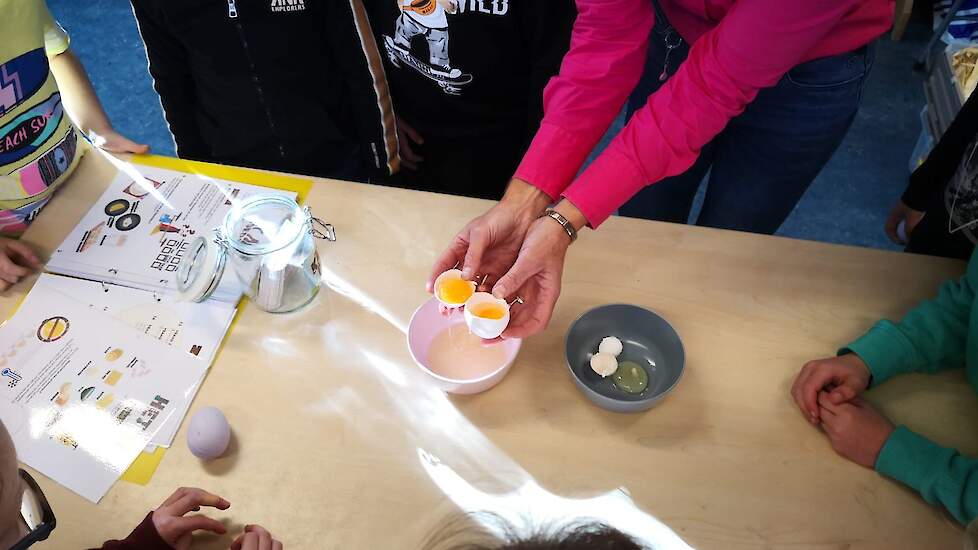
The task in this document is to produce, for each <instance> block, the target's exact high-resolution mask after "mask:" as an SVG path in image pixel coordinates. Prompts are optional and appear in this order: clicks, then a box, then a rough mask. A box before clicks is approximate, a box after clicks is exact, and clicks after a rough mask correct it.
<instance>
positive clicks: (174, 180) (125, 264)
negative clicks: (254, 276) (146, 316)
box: [47, 165, 296, 302]
mask: <svg viewBox="0 0 978 550" xmlns="http://www.w3.org/2000/svg"><path fill="white" fill-rule="evenodd" d="M257 193H263V194H281V195H286V196H290V197H292V198H295V197H296V193H293V192H288V191H281V190H276V189H270V188H265V187H259V186H255V185H248V184H244V183H239V182H233V181H227V180H219V179H213V178H208V177H206V176H200V175H194V174H188V173H184V172H177V171H174V170H167V169H164V168H157V167H152V166H141V165H127V166H126V167H125V170H123V171H120V172H119V173H118V174H117V175H116V178H115V179H114V180H113V181H112V184H111V185H110V186H109V188H108V189H107V190H106V191H105V193H103V194H102V196H101V198H99V200H98V201H97V202H96V203H95V205H94V206H93V207H92V209H91V210H89V212H88V213H87V214H86V215H85V216H84V217H83V218H82V220H81V222H79V224H78V225H77V226H75V228H74V229H73V230H72V231H71V234H70V235H68V237H67V238H66V239H65V240H64V242H62V243H61V245H60V246H59V247H58V249H57V250H56V251H55V252H54V254H53V255H52V256H51V260H50V261H49V262H48V265H47V268H48V270H49V271H52V272H54V273H60V274H63V275H71V276H73V277H80V278H83V279H91V280H94V281H99V282H104V283H107V284H116V285H122V286H128V287H132V288H138V289H142V290H149V291H152V292H157V293H159V294H161V295H168V296H172V295H173V293H174V292H175V288H176V282H175V279H174V277H175V275H176V272H177V269H178V268H179V267H180V262H181V261H182V260H183V257H184V252H185V251H186V249H187V247H188V246H189V244H190V242H191V241H192V240H193V239H194V238H195V237H196V236H198V235H203V236H205V237H208V238H209V237H211V236H212V235H213V229H214V228H215V227H218V226H220V225H221V223H222V222H223V221H224V216H225V214H226V213H227V212H228V211H229V210H230V209H231V204H232V201H235V200H238V199H242V198H244V197H247V196H249V195H254V194H257ZM241 294H242V288H241V285H240V284H239V283H238V282H237V281H236V280H235V277H234V276H233V274H232V272H231V270H228V272H227V275H226V276H225V277H223V278H222V279H221V282H220V284H219V286H218V288H217V290H216V291H215V292H214V294H213V299H215V300H219V301H225V302H237V301H238V299H239V298H240V297H241Z"/></svg>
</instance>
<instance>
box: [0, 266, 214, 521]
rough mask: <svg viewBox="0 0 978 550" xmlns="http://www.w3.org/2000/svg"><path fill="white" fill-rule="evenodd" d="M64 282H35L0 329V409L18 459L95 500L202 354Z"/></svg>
mask: <svg viewBox="0 0 978 550" xmlns="http://www.w3.org/2000/svg"><path fill="white" fill-rule="evenodd" d="M63 283H64V281H57V280H54V279H45V280H43V282H41V283H39V284H38V285H36V286H35V287H34V288H33V289H32V290H31V292H30V293H29V294H28V295H27V297H26V298H25V300H24V302H23V303H22V304H21V306H20V308H19V309H18V310H17V312H16V313H15V314H14V316H13V317H12V318H11V319H10V320H8V321H7V322H6V323H5V324H4V325H3V327H2V330H0V353H2V355H0V382H2V383H0V417H2V418H3V422H4V423H5V424H6V426H7V428H8V430H9V431H10V433H11V435H12V436H13V440H14V443H15V445H16V447H17V455H18V457H19V458H20V460H21V461H23V462H24V463H26V464H28V465H30V466H32V467H33V468H36V469H37V470H38V471H40V472H41V473H43V474H44V475H47V476H48V477H50V478H51V479H53V480H55V481H57V482H58V483H61V484H62V485H64V486H65V487H67V488H69V489H71V490H72V491H75V492H76V493H78V494H80V495H81V496H83V497H85V498H86V499H88V500H90V501H92V502H98V501H99V500H100V499H101V498H102V496H103V495H105V493H106V492H107V491H108V489H109V488H110V487H111V486H112V484H113V483H114V482H115V481H116V479H118V477H119V476H120V475H121V474H122V472H124V471H125V470H126V468H128V467H129V465H130V464H131V463H132V461H133V460H134V459H135V458H136V457H137V456H138V455H139V453H140V452H142V450H143V449H144V448H145V447H146V446H147V444H148V443H150V442H151V441H152V440H153V439H154V437H155V436H156V435H157V432H158V431H159V430H160V429H161V427H163V426H165V425H166V424H167V423H168V422H170V421H172V420H173V418H174V415H176V414H182V413H179V411H183V410H185V408H186V403H187V402H188V401H189V400H190V398H191V396H192V394H193V391H195V390H196V388H197V386H199V384H200V381H201V378H202V377H203V375H204V373H205V371H206V369H207V363H206V362H205V361H203V360H201V359H199V358H195V357H193V356H192V355H191V354H190V353H187V352H186V351H183V350H182V349H181V348H178V347H177V346H175V345H167V344H166V343H164V342H162V341H160V340H159V339H158V338H156V337H155V336H151V335H149V334H140V333H139V331H137V330H134V329H133V328H132V326H130V325H127V324H125V323H124V322H122V321H119V320H118V319H117V318H116V316H122V317H126V313H125V311H126V307H125V306H124V305H122V304H121V302H120V305H119V306H118V309H117V310H114V308H113V307H110V308H109V310H110V311H113V314H111V315H110V314H109V313H105V312H103V311H100V310H99V308H98V307H93V305H94V304H89V303H84V302H81V301H78V299H76V297H73V296H69V295H68V294H65V293H64V292H63V291H62V290H63V289H67V288H68V286H69V285H64V286H62V284H63ZM120 295H121V294H120ZM130 303H132V302H130ZM114 315H115V316H114ZM142 321H145V319H143V320H142ZM188 332H189V331H188ZM187 338H192V337H190V336H187Z"/></svg>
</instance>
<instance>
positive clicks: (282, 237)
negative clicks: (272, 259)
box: [221, 195, 312, 256]
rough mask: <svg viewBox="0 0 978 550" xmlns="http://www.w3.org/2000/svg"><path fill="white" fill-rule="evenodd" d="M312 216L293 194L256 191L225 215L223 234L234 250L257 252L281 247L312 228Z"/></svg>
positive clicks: (255, 253)
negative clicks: (266, 193) (256, 193)
mask: <svg viewBox="0 0 978 550" xmlns="http://www.w3.org/2000/svg"><path fill="white" fill-rule="evenodd" d="M311 220H312V216H311V214H310V213H309V211H308V210H307V209H304V208H302V207H300V206H299V204H298V203H296V202H295V200H293V199H292V198H290V197H286V196H282V195H253V196H251V197H248V198H246V199H244V200H242V201H240V202H238V203H236V204H235V205H234V206H233V207H232V208H231V210H230V211H229V212H228V213H227V216H225V217H224V224H223V226H222V228H221V229H222V233H223V235H222V237H223V238H224V239H225V242H226V244H227V245H228V246H229V247H231V248H233V249H234V250H235V251H237V252H239V253H241V254H244V255H247V256H257V255H262V254H268V253H271V252H275V251H277V250H281V249H283V248H285V247H287V246H289V245H290V244H292V243H293V242H295V241H296V239H298V238H300V237H301V236H302V235H303V233H304V232H307V231H308V230H309V227H310V224H311Z"/></svg>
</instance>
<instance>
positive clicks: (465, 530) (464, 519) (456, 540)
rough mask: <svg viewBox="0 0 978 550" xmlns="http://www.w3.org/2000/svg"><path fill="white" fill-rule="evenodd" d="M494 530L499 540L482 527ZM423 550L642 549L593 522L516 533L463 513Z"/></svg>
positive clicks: (494, 520)
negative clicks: (489, 527) (498, 533)
mask: <svg viewBox="0 0 978 550" xmlns="http://www.w3.org/2000/svg"><path fill="white" fill-rule="evenodd" d="M477 524H482V525H487V526H492V527H496V528H497V529H496V531H498V532H500V533H502V536H501V538H500V537H498V536H493V535H492V534H490V533H489V529H488V528H486V527H480V526H477ZM422 548H423V549H424V550H646V547H645V546H643V545H641V544H639V543H638V542H637V541H636V540H635V539H633V538H632V537H630V536H628V535H626V534H625V533H622V532H621V531H619V530H618V529H615V528H614V527H611V526H610V525H607V524H605V523H603V522H600V521H596V520H593V521H591V520H588V521H578V522H574V523H570V524H564V525H562V526H561V527H553V526H550V527H542V528H537V529H533V530H532V532H531V533H530V534H523V535H521V534H519V533H518V532H517V530H516V528H515V527H514V526H513V525H511V524H510V523H508V522H506V521H505V520H503V519H502V518H501V517H499V516H497V515H495V514H487V513H476V514H463V515H461V516H460V517H457V518H455V519H453V520H451V521H449V522H447V523H446V524H445V525H444V526H443V527H442V528H441V529H439V530H438V531H437V532H436V533H435V534H434V535H433V536H431V537H429V538H428V541H427V543H426V544H425V545H424V546H423V547H422Z"/></svg>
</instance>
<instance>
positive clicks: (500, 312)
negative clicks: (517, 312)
mask: <svg viewBox="0 0 978 550" xmlns="http://www.w3.org/2000/svg"><path fill="white" fill-rule="evenodd" d="M509 318H510V317H509V304H508V303H506V300H503V299H501V298H496V297H495V296H493V295H492V294H489V293H488V292H476V293H475V294H473V295H472V297H471V298H469V299H468V301H466V302H465V324H466V325H468V327H469V331H470V332H471V333H472V334H475V335H476V336H478V337H479V338H483V339H485V340H492V339H493V338H498V337H499V335H500V334H502V333H503V331H504V330H506V327H507V326H509Z"/></svg>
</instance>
